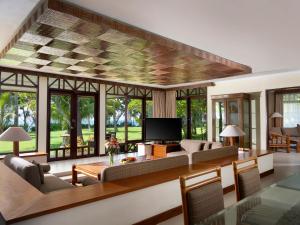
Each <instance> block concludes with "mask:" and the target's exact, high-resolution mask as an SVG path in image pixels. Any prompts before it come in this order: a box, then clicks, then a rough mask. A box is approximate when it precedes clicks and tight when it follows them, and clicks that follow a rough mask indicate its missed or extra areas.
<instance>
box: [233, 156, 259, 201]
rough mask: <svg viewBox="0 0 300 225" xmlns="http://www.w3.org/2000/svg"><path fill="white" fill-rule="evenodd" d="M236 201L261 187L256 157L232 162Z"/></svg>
mask: <svg viewBox="0 0 300 225" xmlns="http://www.w3.org/2000/svg"><path fill="white" fill-rule="evenodd" d="M232 164H233V170H234V180H235V193H236V199H237V201H240V200H242V199H243V198H246V197H247V196H249V195H252V194H254V193H256V192H257V191H259V190H260V189H261V183H260V175H259V171H258V164H257V157H250V158H248V159H245V160H238V161H234V162H232Z"/></svg>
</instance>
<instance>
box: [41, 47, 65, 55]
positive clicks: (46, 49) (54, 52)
mask: <svg viewBox="0 0 300 225" xmlns="http://www.w3.org/2000/svg"><path fill="white" fill-rule="evenodd" d="M37 52H38V53H44V54H49V55H56V56H63V55H64V54H66V53H67V52H68V51H67V50H62V49H58V48H52V47H48V46H43V47H41V48H40V49H39V50H38V51H37Z"/></svg>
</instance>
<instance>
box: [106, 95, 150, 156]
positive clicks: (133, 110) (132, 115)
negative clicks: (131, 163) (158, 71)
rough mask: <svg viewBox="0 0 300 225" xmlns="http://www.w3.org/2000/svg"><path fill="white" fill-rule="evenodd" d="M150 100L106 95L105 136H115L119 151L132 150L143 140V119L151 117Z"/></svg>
mask: <svg viewBox="0 0 300 225" xmlns="http://www.w3.org/2000/svg"><path fill="white" fill-rule="evenodd" d="M152 107H153V106H152V100H150V99H145V98H142V97H128V96H117V95H107V96H106V137H107V138H109V137H111V136H115V137H116V138H117V139H118V141H119V142H120V143H123V145H122V146H121V151H125V152H127V151H134V150H135V143H136V142H140V141H142V140H143V121H144V118H146V117H152Z"/></svg>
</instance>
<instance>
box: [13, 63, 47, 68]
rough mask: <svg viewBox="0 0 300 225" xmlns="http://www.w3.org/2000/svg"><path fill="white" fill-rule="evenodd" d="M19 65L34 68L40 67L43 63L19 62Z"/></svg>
mask: <svg viewBox="0 0 300 225" xmlns="http://www.w3.org/2000/svg"><path fill="white" fill-rule="evenodd" d="M19 66H22V67H28V68H32V69H40V68H41V67H42V65H38V64H33V63H28V62H23V63H21V64H19Z"/></svg>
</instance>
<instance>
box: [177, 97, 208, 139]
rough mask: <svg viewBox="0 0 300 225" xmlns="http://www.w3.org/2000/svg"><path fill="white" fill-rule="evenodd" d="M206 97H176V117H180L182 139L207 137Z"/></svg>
mask: <svg viewBox="0 0 300 225" xmlns="http://www.w3.org/2000/svg"><path fill="white" fill-rule="evenodd" d="M206 107H207V106H206V98H197V97H186V98H184V99H177V101H176V111H177V117H179V118H182V138H183V139H198V140H206V139H207V121H206V112H207V108H206Z"/></svg>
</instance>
